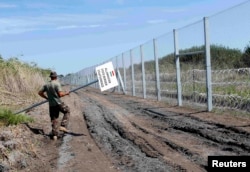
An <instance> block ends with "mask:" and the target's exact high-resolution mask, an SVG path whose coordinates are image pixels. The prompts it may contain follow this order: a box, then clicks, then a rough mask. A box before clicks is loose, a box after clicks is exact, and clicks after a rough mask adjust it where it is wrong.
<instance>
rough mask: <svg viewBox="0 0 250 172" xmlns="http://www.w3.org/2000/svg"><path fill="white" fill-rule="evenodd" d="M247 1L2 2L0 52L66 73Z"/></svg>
mask: <svg viewBox="0 0 250 172" xmlns="http://www.w3.org/2000/svg"><path fill="white" fill-rule="evenodd" d="M243 2H246V0H237V1H236V0H43V1H41V0H0V11H1V12H0V55H1V57H3V58H4V59H9V58H11V57H16V58H18V59H19V60H21V61H24V62H27V63H31V62H33V63H36V64H37V65H38V66H39V67H41V68H46V69H52V70H55V71H57V73H59V74H62V75H66V74H68V73H76V72H78V71H80V70H81V69H84V68H87V67H90V66H93V65H96V64H100V63H102V62H103V61H106V60H107V59H110V58H112V57H115V56H116V55H118V54H120V53H122V52H125V51H127V50H129V49H131V48H134V47H136V46H138V45H141V44H143V43H145V42H147V41H149V40H152V39H153V38H155V37H158V36H160V35H163V34H165V33H168V32H172V31H173V29H176V28H181V27H185V26H186V25H188V24H190V23H194V22H196V21H199V20H202V19H203V17H206V16H211V15H213V14H216V13H218V12H220V11H223V10H226V9H228V8H231V7H233V6H235V5H238V4H241V3H243Z"/></svg>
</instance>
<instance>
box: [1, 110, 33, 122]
mask: <svg viewBox="0 0 250 172" xmlns="http://www.w3.org/2000/svg"><path fill="white" fill-rule="evenodd" d="M33 121H34V119H32V118H31V117H29V116H26V115H22V114H19V115H15V114H13V113H12V112H11V111H10V110H8V109H0V126H1V125H17V124H20V123H26V122H33Z"/></svg>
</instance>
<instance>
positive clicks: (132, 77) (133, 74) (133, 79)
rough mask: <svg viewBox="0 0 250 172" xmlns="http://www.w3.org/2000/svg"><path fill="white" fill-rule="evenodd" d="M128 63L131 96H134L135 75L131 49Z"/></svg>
mask: <svg viewBox="0 0 250 172" xmlns="http://www.w3.org/2000/svg"><path fill="white" fill-rule="evenodd" d="M130 63H131V79H132V95H133V96H135V73H134V61H133V54H132V49H131V50H130Z"/></svg>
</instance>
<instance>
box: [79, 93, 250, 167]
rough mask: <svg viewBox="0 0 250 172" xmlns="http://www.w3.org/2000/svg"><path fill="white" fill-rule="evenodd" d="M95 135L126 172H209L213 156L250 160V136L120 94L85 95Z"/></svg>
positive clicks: (88, 115) (89, 124)
mask: <svg viewBox="0 0 250 172" xmlns="http://www.w3.org/2000/svg"><path fill="white" fill-rule="evenodd" d="M81 94H83V96H82V97H85V98H84V100H83V101H84V104H85V106H88V108H86V109H85V110H84V111H85V119H86V121H87V123H88V126H89V130H90V132H91V133H92V136H93V137H94V138H95V140H96V141H97V143H98V145H99V147H101V148H102V149H103V150H104V151H105V152H106V153H107V154H109V155H110V156H111V157H113V159H115V162H116V164H117V165H118V166H120V168H121V170H124V171H176V170H177V171H186V170H187V171H205V170H206V165H207V156H209V155H249V152H250V150H249V143H250V138H249V133H247V132H245V131H242V130H239V129H236V128H234V127H231V126H226V125H222V124H218V123H212V122H207V121H203V120H201V119H198V118H195V117H193V116H190V115H189V114H178V113H174V112H169V111H167V110H166V109H165V108H162V107H161V108H159V107H156V106H153V105H150V103H149V104H147V105H145V104H144V103H145V101H144V102H139V101H135V100H132V99H126V98H124V97H121V96H119V95H110V94H107V96H106V95H103V94H100V93H98V92H91V93H89V92H82V93H81Z"/></svg>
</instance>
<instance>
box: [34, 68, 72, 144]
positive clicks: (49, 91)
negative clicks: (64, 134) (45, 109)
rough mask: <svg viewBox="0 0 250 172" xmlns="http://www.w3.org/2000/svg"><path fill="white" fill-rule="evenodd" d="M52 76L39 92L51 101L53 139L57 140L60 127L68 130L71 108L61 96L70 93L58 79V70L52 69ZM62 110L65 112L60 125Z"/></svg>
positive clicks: (50, 112)
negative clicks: (59, 119) (63, 89)
mask: <svg viewBox="0 0 250 172" xmlns="http://www.w3.org/2000/svg"><path fill="white" fill-rule="evenodd" d="M50 78H51V80H50V81H49V82H48V83H47V84H45V85H44V86H43V87H42V88H41V89H40V90H39V92H38V94H39V95H40V96H41V97H43V98H45V99H47V100H48V101H49V114H50V119H51V124H52V138H53V140H57V137H58V135H59V129H61V130H67V127H68V122H69V116H70V109H69V107H68V106H67V105H66V104H65V103H64V102H63V101H62V100H61V99H60V98H61V97H63V96H66V95H69V92H65V91H62V87H61V84H60V82H59V81H58V80H57V73H56V72H54V71H52V72H51V73H50ZM45 93H46V94H45ZM60 112H62V113H63V114H64V116H63V118H62V121H61V126H59V125H58V117H59V113H60Z"/></svg>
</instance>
